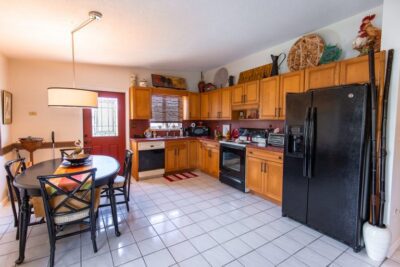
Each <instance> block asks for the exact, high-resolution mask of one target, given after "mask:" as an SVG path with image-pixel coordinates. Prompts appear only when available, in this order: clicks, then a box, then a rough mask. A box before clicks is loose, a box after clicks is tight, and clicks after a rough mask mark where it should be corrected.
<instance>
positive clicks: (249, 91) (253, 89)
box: [244, 80, 259, 104]
mask: <svg viewBox="0 0 400 267" xmlns="http://www.w3.org/2000/svg"><path fill="white" fill-rule="evenodd" d="M244 88H245V90H244V102H245V104H258V102H259V97H258V96H259V81H258V80H257V81H252V82H247V83H245V87H244Z"/></svg>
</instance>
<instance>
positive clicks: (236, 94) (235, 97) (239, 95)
mask: <svg viewBox="0 0 400 267" xmlns="http://www.w3.org/2000/svg"><path fill="white" fill-rule="evenodd" d="M243 93H244V85H243V84H242V85H237V86H235V87H233V88H232V105H242V104H243Z"/></svg>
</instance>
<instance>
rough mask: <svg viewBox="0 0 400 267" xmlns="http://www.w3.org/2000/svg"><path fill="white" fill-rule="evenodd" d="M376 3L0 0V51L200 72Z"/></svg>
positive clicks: (344, 0)
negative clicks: (93, 18) (93, 16)
mask: <svg viewBox="0 0 400 267" xmlns="http://www.w3.org/2000/svg"><path fill="white" fill-rule="evenodd" d="M381 4H382V0H351V1H349V0H329V1H321V0H279V1H277V0H234V1H232V0H145V1H143V0H23V1H10V0H0V10H1V16H0V51H1V52H2V53H4V54H5V55H6V56H9V57H13V58H40V59H49V60H70V59H71V39H70V38H71V37H70V31H71V30H72V29H73V28H74V27H75V26H77V25H79V24H80V23H81V22H83V21H84V20H85V19H87V17H88V16H87V13H88V11H90V10H98V11H100V12H102V13H103V19H102V20H101V21H97V22H93V23H92V24H90V25H89V26H87V27H86V28H84V29H82V30H81V31H79V32H78V33H77V34H76V39H75V40H76V41H75V43H76V60H77V61H79V62H86V63H97V64H110V65H121V66H133V67H144V68H152V69H164V70H181V71H185V70H188V71H200V70H207V69H210V68H213V67H216V66H220V65H223V64H225V63H228V62H231V61H233V60H235V59H238V58H241V57H243V56H246V55H249V54H251V53H254V52H256V51H259V50H262V49H264V48H267V47H270V46H273V45H276V44H279V43H281V42H284V41H287V40H290V39H292V38H295V37H297V36H299V35H302V34H304V33H307V32H309V31H312V30H315V29H318V28H321V27H323V26H326V25H329V24H331V23H333V22H336V21H339V20H341V19H344V18H347V17H350V16H352V15H354V14H356V13H360V12H362V11H365V10H368V9H370V8H373V7H375V6H378V5H381Z"/></svg>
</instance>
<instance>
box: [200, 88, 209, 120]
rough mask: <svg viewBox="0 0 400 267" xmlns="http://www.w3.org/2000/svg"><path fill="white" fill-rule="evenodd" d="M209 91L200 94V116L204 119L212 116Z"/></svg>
mask: <svg viewBox="0 0 400 267" xmlns="http://www.w3.org/2000/svg"><path fill="white" fill-rule="evenodd" d="M208 95H209V93H201V94H200V105H201V108H200V111H201V112H200V118H201V119H202V120H208V119H209V118H210V108H209V97H208Z"/></svg>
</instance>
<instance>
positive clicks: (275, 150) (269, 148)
mask: <svg viewBox="0 0 400 267" xmlns="http://www.w3.org/2000/svg"><path fill="white" fill-rule="evenodd" d="M179 140H183V141H185V140H205V141H211V142H219V141H221V140H219V139H215V138H212V137H194V136H182V137H180V136H177V137H156V138H144V137H143V138H131V141H133V142H152V141H179ZM247 147H248V148H255V149H260V150H265V151H271V152H277V153H283V147H275V146H267V147H264V146H257V145H254V144H248V145H247Z"/></svg>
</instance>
